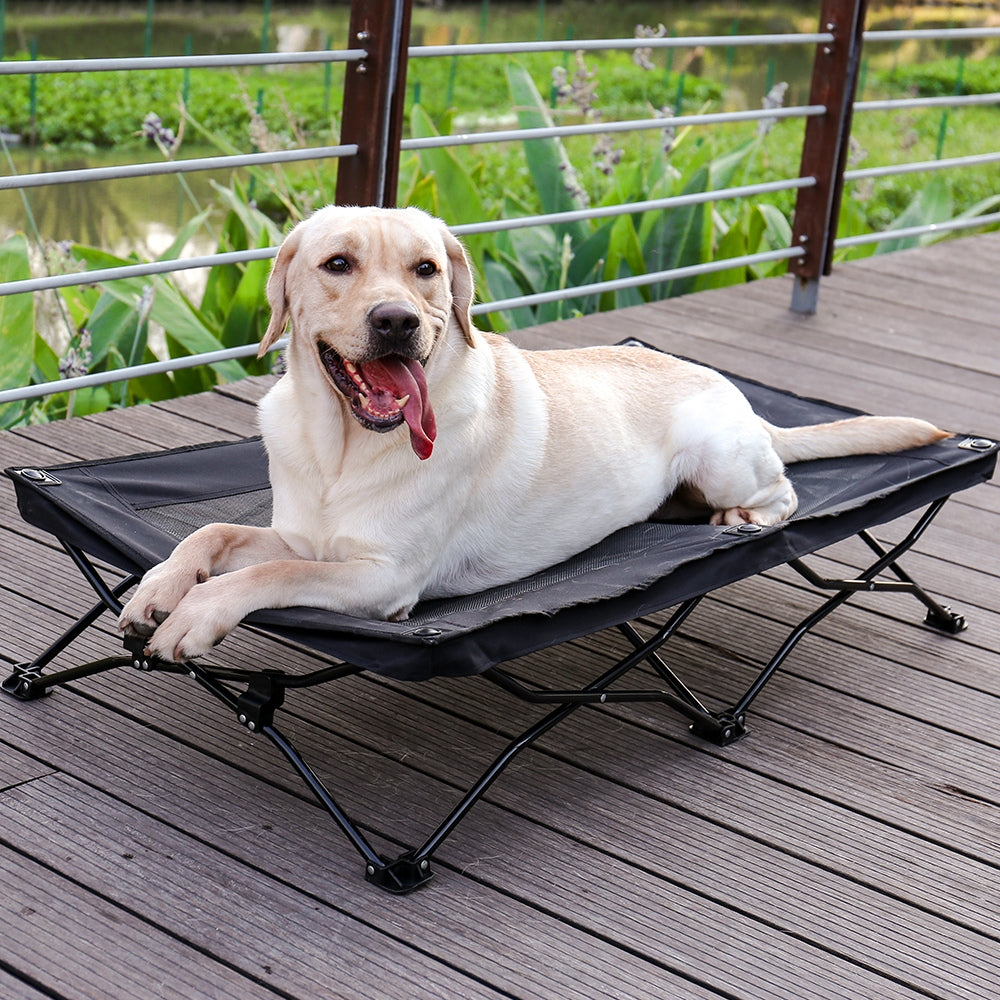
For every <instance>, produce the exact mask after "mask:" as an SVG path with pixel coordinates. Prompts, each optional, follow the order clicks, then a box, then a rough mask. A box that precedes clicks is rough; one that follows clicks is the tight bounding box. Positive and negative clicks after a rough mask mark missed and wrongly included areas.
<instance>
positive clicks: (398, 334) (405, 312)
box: [368, 302, 420, 346]
mask: <svg viewBox="0 0 1000 1000" xmlns="http://www.w3.org/2000/svg"><path fill="white" fill-rule="evenodd" d="M368 325H369V327H370V328H371V330H372V332H373V333H375V334H377V335H378V336H379V337H380V338H382V340H385V341H388V342H389V343H392V344H397V345H400V346H401V345H403V344H406V343H408V342H409V341H410V340H412V339H413V337H414V335H415V334H416V332H417V330H419V329H420V314H419V313H418V312H417V310H416V309H415V308H414V307H413V306H411V305H410V303H409V302H382V303H380V304H379V305H377V306H373V307H372V309H371V310H370V312H369V313H368Z"/></svg>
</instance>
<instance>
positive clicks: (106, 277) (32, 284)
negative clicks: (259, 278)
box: [0, 247, 278, 295]
mask: <svg viewBox="0 0 1000 1000" xmlns="http://www.w3.org/2000/svg"><path fill="white" fill-rule="evenodd" d="M277 253H278V248H277V247H263V248H262V249H259V250H232V251H230V252H229V253H215V254H206V255H204V256H202V257H178V258H176V259H172V260H151V261H147V262H146V263H144V264H124V265H122V266H121V267H102V268H96V269H95V270H93V271H76V272H74V273H72V274H50V275H48V276H45V277H40V278H23V279H21V280H20V281H6V282H3V283H2V284H0V295H22V294H24V293H26V292H47V291H51V290H52V289H53V288H69V287H71V286H73V285H95V284H98V283H99V282H107V281H124V280H126V279H128V278H145V277H149V276H151V275H154V274H171V273H173V272H174V271H192V270H196V269H198V268H200V267H215V266H216V265H222V264H244V263H247V262H249V261H252V260H267V259H269V258H271V257H275V256H277Z"/></svg>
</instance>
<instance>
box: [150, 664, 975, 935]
mask: <svg viewBox="0 0 1000 1000" xmlns="http://www.w3.org/2000/svg"><path fill="white" fill-rule="evenodd" d="M471 683H474V682H465V684H466V685H468V684H471ZM458 686H459V687H463V686H464V685H458ZM420 687H421V690H423V689H424V686H423V685H421V686H420ZM457 693H458V692H456V694H457ZM169 697H170V696H169V693H168V691H167V690H166V689H164V694H163V696H162V697H158V698H154V699H153V701H154V703H156V704H164V703H166V702H167V701H168V700H169ZM316 697H317V700H319V701H321V702H323V703H324V704H326V703H328V702H329V703H331V704H343V703H344V699H332V700H331V699H329V697H328V696H327V695H324V694H323V693H318V694H317V695H316ZM454 699H455V695H454V694H453V695H452V698H451V699H450V700H454ZM486 700H487V702H488V701H489V700H490V699H488V698H487V699H486ZM474 701H475V704H476V706H478V707H479V708H485V709H486V710H487V712H488V714H489V717H490V718H491V719H493V720H494V722H498V721H499V720H501V719H502V718H503V716H502V714H501V713H500V712H498V711H492V710H491V708H492V706H490V705H489V704H488V703H487V704H485V705H484V701H483V695H482V692H481V691H477V692H476V695H475V699H474ZM346 702H347V705H348V706H349V707H348V708H346V709H345V712H346V717H345V718H338V719H337V720H335V721H329V720H327V721H326V722H325V723H323V724H324V726H325V727H326V728H328V729H330V730H333V731H341V732H343V731H344V727H346V726H350V725H351V723H352V721H353V722H354V725H355V726H356V727H357V730H358V732H357V733H356V734H355V737H354V738H355V739H362V738H363V737H364V735H365V734H368V733H373V732H378V730H379V721H380V720H381V721H382V722H383V723H384V722H385V719H386V716H389V717H390V718H391V719H392V720H393V722H392V732H393V738H394V739H395V740H398V741H402V742H403V745H404V746H405V747H406V750H405V751H404V752H405V754H406V755H407V757H408V758H412V757H414V756H419V757H420V759H421V766H422V767H427V766H429V764H428V756H427V750H426V747H425V746H421V745H420V743H419V735H418V736H417V738H416V739H413V740H412V741H411V740H410V739H409V738H406V739H404V737H405V736H406V732H405V731H402V730H401V726H402V725H403V721H402V720H410V719H413V718H414V717H415V715H416V714H417V713H415V711H414V709H412V708H409V709H407V710H398V709H393V708H392V707H391V706H390V705H374V704H372V705H371V710H372V712H373V713H374V714H372V715H371V716H368V717H365V716H363V715H359V714H358V713H359V711H360V710H362V709H363V708H364V707H365V706H360V708H359V703H358V701H357V699H356V698H348V699H346ZM316 708H318V710H319V711H320V712H322V705H320V706H310V711H309V712H308V713H307V714H308V715H309V716H310V717H313V716H314V711H313V709H316ZM192 709H193V706H184V708H183V709H179V711H181V712H182V713H183V714H184V715H185V716H186V715H187V713H188V712H189V711H191V710H192ZM140 711H141V710H140ZM181 721H182V720H181V719H180V718H179V717H176V716H175V724H181ZM183 724H184V727H185V728H184V730H183V733H184V735H185V738H186V739H194V738H196V735H195V734H197V733H199V732H201V733H204V732H205V731H206V729H207V728H208V726H207V723H206V720H205V719H203V718H200V717H197V715H195V716H194V717H193V718H192V719H191V721H190V722H189V723H188V722H187V721H185V722H184V723H183ZM500 724H503V725H505V723H503V722H501V723H500ZM647 724H648V723H647ZM417 727H419V728H420V730H421V731H422V732H423V737H424V743H426V737H427V731H428V730H429V731H430V733H431V734H433V733H436V732H443V733H447V739H448V741H449V745H454V744H452V743H451V742H450V741H455V744H458V745H461V746H463V748H466V752H467V748H468V747H469V746H470V744H471V739H470V737H469V735H468V734H464V735H463V734H462V733H461V731H460V730H459V729H458V728H457V726H456V724H455V723H454V721H452V722H450V723H445V722H438V723H436V724H433V723H432V724H429V725H424V726H420V724H419V723H416V724H415V727H414V732H415V733H416V731H417ZM382 728H384V725H383V726H382ZM585 738H587V739H589V738H590V737H585ZM311 749H312V750H313V751H314V752H317V753H319V754H320V758H321V759H322V760H323V761H324V770H323V773H324V774H329V773H331V769H333V768H336V767H337V766H338V765H337V761H338V760H339V758H340V756H341V755H342V751H340V750H338V749H336V748H334V749H332V750H331V751H330V758H331V759H325V757H324V754H323V750H322V747H312V748H311ZM439 749H445V750H447V747H445V748H439ZM220 752H224V751H222V750H220V749H219V748H214V749H213V754H218V753H220ZM647 758H648V755H640V759H647ZM786 759H787V757H786V758H784V759H783V761H782V763H783V764H784V760H786ZM467 760H468V758H467V757H463V763H464V762H466V761H467ZM675 763H676V762H675ZM678 766H679V765H678ZM552 769H553V765H552V764H551V763H550V764H547V765H546V766H545V768H544V769H543V774H545V775H546V776H548V778H551V774H550V772H551V771H552ZM855 770H856V769H855ZM468 776H469V775H468V774H466V775H465V776H464V777H465V778H467V777H468ZM267 777H268V780H272V781H273V780H280V778H276V777H275V776H274V775H267ZM854 777H855V775H852V776H851V778H852V780H853V779H854ZM449 780H450V781H458V780H460V779H459V778H458V777H457V776H455V775H451V776H450V777H449ZM389 782H390V779H387V778H386V779H369V781H367V782H366V784H372V785H373V786H374V787H381V786H382V785H383V784H386V783H389ZM392 783H393V784H395V783H396V782H392ZM806 784H807V785H808V784H809V781H806ZM334 787H337V786H334ZM548 787H552V786H551V784H550V785H549V786H548ZM555 787H558V788H563V789H571V791H570V792H569V794H568V795H567V798H568V799H569V800H570V801H574V802H575V801H576V800H577V799H579V798H580V797H581V795H582V791H581V789H580V787H579V780H576V781H574V780H573V778H572V777H569V776H563V777H561V778H560V779H559V780H558V781H557V782H556V783H555ZM601 794H602V795H603V794H604V792H603V791H602V793H601ZM611 795H612V797H613V798H612V802H614V801H615V799H614V795H615V793H614V790H612V791H611ZM619 797H620V796H619ZM433 798H434V796H430V799H433ZM529 798H530V799H531V800H533V801H539V800H545V799H546V796H545V795H544V794H540V795H532V796H530V797H529ZM549 798H551V795H550V796H549ZM586 798H587V800H588V801H593V800H594V799H595V798H596V796H594V795H593V794H591V795H590V796H587V797H586ZM421 799H422V800H424V801H426V800H425V799H424V797H423V796H421ZM425 808H426V806H421V805H420V803H414V804H411V805H410V806H409V808H408V810H407V812H408V813H412V812H414V811H415V810H416V811H418V812H419V813H420V814H422V812H423V811H424V810H425ZM521 808H522V809H523V808H525V807H524V806H522V807H521ZM529 808H530V807H529ZM610 808H611V806H610V805H604V806H603V808H602V821H603V819H604V810H606V809H610ZM733 808H736V807H735V806H734V807H733ZM554 811H555V806H554V804H553V803H551V802H550V803H549V805H548V808H547V809H546V812H545V817H544V819H545V824H546V825H547V826H551V825H552V824H553V823H554V822H555V819H554V817H553V812H554ZM622 812H623V814H624V815H626V816H628V817H633V816H635V815H637V814H639V813H648V812H650V806H649V804H648V803H647V805H646V807H645V808H643V807H641V806H638V805H636V804H629V806H628V807H627V808H624V809H623V810H622ZM652 815H653V816H654V817H656V818H655V819H654V820H652V821H651V822H659V821H660V817H659V816H658V815H657V813H656V812H655V810H654V811H653V812H652ZM923 815H924V816H925V815H926V813H924V814H923ZM496 822H497V821H496V820H495V819H491V820H490V822H489V823H488V824H486V827H485V832H486V833H487V834H488V833H489V830H490V829H492V828H493V827H494V826H495V824H496ZM873 829H877V825H875V826H874V827H873ZM619 833H620V834H621V836H622V845H623V847H625V848H629V849H631V848H632V847H633V846H634V841H635V836H634V833H633V834H632V835H630V834H629V831H628V828H627V827H626V828H625V829H624V830H620V831H619ZM576 835H577V836H584V835H586V836H590V837H595V836H596V837H598V838H599V840H600V842H601V844H602V849H604V850H608V849H609V844H610V839H611V838H609V837H608V836H607V835H606V833H605V832H604V831H603V830H598V831H595V829H594V827H593V823H592V821H591V825H590V831H589V834H580V833H579V832H577V833H576ZM868 836H871V834H870V833H869V834H868ZM654 839H656V838H654ZM703 839H704V838H703V836H699V837H698V838H697V843H699V844H701V843H703ZM490 842H491V843H492V842H494V841H493V840H492V839H491V841H490ZM519 842H521V841H520V840H519ZM666 842H670V841H666ZM657 843H664V841H660V840H657ZM472 849H473V850H479V851H482V850H483V849H484V848H483V845H482V844H481V843H478V844H474V845H473V848H472ZM487 849H488V848H487ZM551 849H552V848H551V846H550V848H549V850H551ZM494 850H496V848H494ZM540 852H541V849H540V851H539V852H535V851H532V852H529V857H530V858H531V859H532V861H531V864H532V865H533V866H535V867H539V866H542V864H543V863H542V862H541V861H540V860H539V853H540ZM490 853H491V854H492V853H493V852H492V851H490ZM744 853H745V851H742V852H741V857H742V855H743V854H744ZM916 856H917V857H919V852H918V853H917V855H916ZM907 857H909V858H910V859H911V861H912V859H913V858H914V852H913V851H912V850H910V851H908V852H907ZM786 863H787V862H786V860H785V859H781V860H780V861H779V862H778V863H772V864H771V865H768V866H765V867H766V868H767V869H768V870H769V871H773V870H774V869H775V868H777V869H780V868H781V867H782V866H783V865H784V864H786ZM582 867H583V868H584V869H585V870H586V871H587V872H590V873H593V871H594V865H593V864H592V863H586V864H582ZM951 867H954V866H949V865H948V864H939V859H938V861H935V862H934V863H929V864H928V870H935V869H940V870H941V871H945V872H949V871H950V868H951ZM741 870H742V866H741ZM476 872H477V875H478V876H479V877H490V876H489V875H488V874H487V869H486V868H485V867H484V866H483V864H482V863H479V864H477V868H476ZM939 874H940V872H939ZM848 876H849V877H851V878H852V879H853V878H854V877H855V875H854V872H853V871H851V870H848V872H845V877H848ZM772 877H773V876H772ZM946 877H947V876H946ZM569 878H571V876H570V875H568V874H567V875H566V876H564V879H569ZM520 891H521V892H522V893H523V892H525V891H526V890H525V889H523V888H522V889H521V890H520ZM588 891H589V892H592V891H593V890H588ZM841 891H842V892H843V891H844V890H841ZM865 909H867V907H866V908H865ZM987 919H988V920H991V919H992V918H991V917H987ZM987 926H990V925H989V924H987ZM789 929H791V928H789ZM946 936H947V935H946ZM967 946H968V942H963V944H962V946H961V947H960V948H959V949H958V953H960V954H961V953H963V952H964V950H965V948H966V947H967Z"/></svg>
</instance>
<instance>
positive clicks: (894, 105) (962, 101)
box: [854, 93, 1000, 111]
mask: <svg viewBox="0 0 1000 1000" xmlns="http://www.w3.org/2000/svg"><path fill="white" fill-rule="evenodd" d="M982 104H1000V93H996V94H955V95H953V96H951V97H947V96H946V97H900V98H895V99H886V100H883V101H857V102H856V103H855V105H854V110H855V111H908V110H911V109H913V108H966V107H971V106H973V105H982Z"/></svg>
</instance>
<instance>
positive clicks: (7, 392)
mask: <svg viewBox="0 0 1000 1000" xmlns="http://www.w3.org/2000/svg"><path fill="white" fill-rule="evenodd" d="M287 346H288V338H287V337H282V338H281V339H280V340H278V341H276V342H275V344H274V346H273V347H272V348H271V351H272V352H273V351H281V350H284V348H285V347H287ZM269 353H270V352H269ZM256 356H257V345H256V344H245V345H243V346H242V347H228V348H226V349H224V350H221V351H207V352H206V353H204V354H191V355H189V356H188V357H185V358H167V359H166V360H164V361H149V362H146V363H145V364H141V365H131V366H130V367H128V368H116V369H115V370H114V371H107V372H94V373H92V374H90V375H75V376H73V377H72V378H64V379H59V380H58V381H56V382H39V383H37V384H36V385H23V386H19V387H18V388H16V389H4V390H3V391H0V405H2V404H3V403H17V402H20V401H22V400H25V399H41V398H42V397H43V396H52V395H55V393H57V392H72V391H73V390H75V389H89V388H92V387H93V386H96V385H110V384H112V383H114V382H127V381H128V380H129V379H133V378H142V377H143V376H146V375H163V374H165V373H167V372H172V371H179V370H181V369H182V368H200V367H201V366H202V365H214V364H218V363H220V362H222V361H238V360H240V359H241V358H253V357H256Z"/></svg>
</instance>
